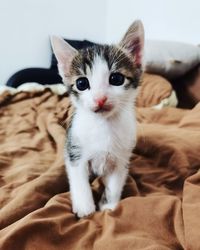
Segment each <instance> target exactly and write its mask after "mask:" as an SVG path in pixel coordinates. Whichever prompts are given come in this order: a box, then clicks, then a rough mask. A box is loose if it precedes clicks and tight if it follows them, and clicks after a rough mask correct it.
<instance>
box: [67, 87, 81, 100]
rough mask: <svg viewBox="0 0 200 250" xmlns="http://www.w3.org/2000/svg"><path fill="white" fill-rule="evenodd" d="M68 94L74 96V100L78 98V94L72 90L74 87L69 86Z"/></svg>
mask: <svg viewBox="0 0 200 250" xmlns="http://www.w3.org/2000/svg"><path fill="white" fill-rule="evenodd" d="M68 93H69V94H72V95H74V96H75V97H76V98H79V93H78V91H76V90H75V89H74V85H70V86H69V88H68Z"/></svg>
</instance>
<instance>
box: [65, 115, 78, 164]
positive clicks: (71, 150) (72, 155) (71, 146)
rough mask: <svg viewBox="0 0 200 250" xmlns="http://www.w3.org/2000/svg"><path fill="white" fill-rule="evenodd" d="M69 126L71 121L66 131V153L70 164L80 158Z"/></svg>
mask: <svg viewBox="0 0 200 250" xmlns="http://www.w3.org/2000/svg"><path fill="white" fill-rule="evenodd" d="M72 120H73V117H72ZM71 126H72V121H71V123H70V125H69V128H68V130H67V153H68V157H69V160H70V161H71V162H74V161H78V160H80V158H81V147H80V145H78V143H77V142H76V141H75V139H74V138H73V137H72V133H71Z"/></svg>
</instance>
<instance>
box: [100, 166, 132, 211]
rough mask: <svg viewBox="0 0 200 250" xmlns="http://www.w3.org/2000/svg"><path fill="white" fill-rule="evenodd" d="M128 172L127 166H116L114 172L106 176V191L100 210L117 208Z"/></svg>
mask: <svg viewBox="0 0 200 250" xmlns="http://www.w3.org/2000/svg"><path fill="white" fill-rule="evenodd" d="M127 174H128V169H127V167H125V166H124V167H119V166H118V167H116V168H115V169H114V170H113V171H112V173H109V174H107V175H106V176H105V179H104V183H105V191H104V193H103V195H102V197H101V200H100V202H99V208H100V210H105V209H111V210H113V209H115V207H116V206H117V204H118V202H119V200H120V198H121V193H122V190H123V187H124V184H125V182H126V178H127Z"/></svg>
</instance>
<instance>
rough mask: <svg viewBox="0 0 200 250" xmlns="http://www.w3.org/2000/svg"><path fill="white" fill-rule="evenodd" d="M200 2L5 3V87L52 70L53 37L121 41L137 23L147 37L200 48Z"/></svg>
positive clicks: (1, 50) (1, 17) (1, 14)
mask: <svg viewBox="0 0 200 250" xmlns="http://www.w3.org/2000/svg"><path fill="white" fill-rule="evenodd" d="M199 10H200V1H199V0H123V1H122V0H16V1H15V0H0V32H1V33H0V84H1V83H5V82H6V80H7V79H8V78H9V77H10V76H11V75H12V74H13V73H14V72H16V71H17V70H19V69H22V68H26V67H49V65H50V43H49V35H51V34H57V35H61V36H65V37H66V38H72V39H73V38H74V39H84V38H87V39H90V40H93V41H97V42H117V41H119V40H120V38H121V37H122V35H123V34H124V32H125V31H126V29H127V28H128V26H129V25H130V24H131V23H132V22H133V20H135V19H137V18H139V19H142V21H143V22H144V26H145V32H146V38H149V39H167V40H179V41H185V42H191V43H194V44H198V43H200V14H199Z"/></svg>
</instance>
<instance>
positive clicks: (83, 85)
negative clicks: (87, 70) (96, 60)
mask: <svg viewBox="0 0 200 250" xmlns="http://www.w3.org/2000/svg"><path fill="white" fill-rule="evenodd" d="M76 87H77V89H78V90H80V91H83V90H86V89H89V88H90V84H89V81H88V79H87V78H86V77H80V78H78V79H77V80H76Z"/></svg>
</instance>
